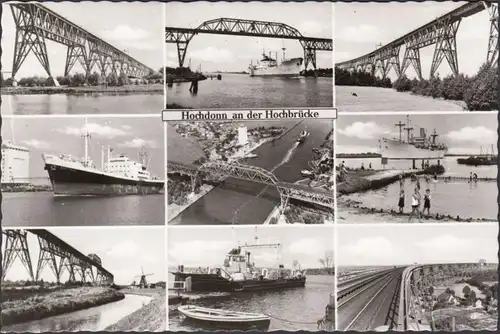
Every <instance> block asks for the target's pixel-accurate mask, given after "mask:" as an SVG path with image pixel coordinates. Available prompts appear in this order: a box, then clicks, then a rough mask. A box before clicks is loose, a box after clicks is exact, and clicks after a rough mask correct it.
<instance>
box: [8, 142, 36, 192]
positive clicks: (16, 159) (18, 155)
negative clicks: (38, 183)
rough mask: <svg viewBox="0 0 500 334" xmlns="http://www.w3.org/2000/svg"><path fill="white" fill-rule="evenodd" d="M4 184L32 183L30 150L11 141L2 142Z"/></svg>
mask: <svg viewBox="0 0 500 334" xmlns="http://www.w3.org/2000/svg"><path fill="white" fill-rule="evenodd" d="M1 165H2V178H1V183H2V185H17V184H28V183H30V150H29V149H28V148H26V147H23V146H19V145H16V144H14V143H12V142H11V141H8V140H6V141H4V142H2V163H1Z"/></svg>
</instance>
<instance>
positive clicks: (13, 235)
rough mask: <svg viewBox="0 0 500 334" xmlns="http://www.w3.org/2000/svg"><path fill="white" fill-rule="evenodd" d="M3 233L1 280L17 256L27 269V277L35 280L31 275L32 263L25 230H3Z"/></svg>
mask: <svg viewBox="0 0 500 334" xmlns="http://www.w3.org/2000/svg"><path fill="white" fill-rule="evenodd" d="M2 233H3V234H4V235H5V244H4V252H3V256H2V281H3V280H4V279H5V277H6V275H7V272H8V270H9V269H10V267H11V266H12V264H13V263H14V261H15V260H16V258H19V260H21V262H22V264H23V266H24V267H25V268H26V270H27V271H28V274H29V277H30V279H31V280H32V281H34V280H35V276H34V275H33V264H32V262H31V256H30V253H29V248H28V239H27V237H26V236H27V234H28V232H27V231H22V230H3V231H2Z"/></svg>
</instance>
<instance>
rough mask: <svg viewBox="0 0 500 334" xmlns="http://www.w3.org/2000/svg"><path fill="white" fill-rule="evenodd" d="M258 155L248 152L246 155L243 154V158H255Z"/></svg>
mask: <svg viewBox="0 0 500 334" xmlns="http://www.w3.org/2000/svg"><path fill="white" fill-rule="evenodd" d="M257 157H258V155H257V154H255V153H248V154H247V155H245V158H257Z"/></svg>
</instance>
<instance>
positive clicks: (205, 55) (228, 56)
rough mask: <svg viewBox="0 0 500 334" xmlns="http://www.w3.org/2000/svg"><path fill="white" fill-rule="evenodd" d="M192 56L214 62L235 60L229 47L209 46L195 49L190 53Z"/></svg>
mask: <svg viewBox="0 0 500 334" xmlns="http://www.w3.org/2000/svg"><path fill="white" fill-rule="evenodd" d="M189 56H190V57H191V58H194V59H197V60H201V61H207V62H212V63H222V64H224V63H230V62H232V61H234V59H235V57H234V55H233V53H232V52H231V51H229V50H227V49H219V48H215V47H212V46H209V47H207V48H205V49H202V50H197V51H193V52H191V53H190V55H189Z"/></svg>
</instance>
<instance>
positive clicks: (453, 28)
mask: <svg viewBox="0 0 500 334" xmlns="http://www.w3.org/2000/svg"><path fill="white" fill-rule="evenodd" d="M460 22H461V20H457V21H454V22H453V21H451V18H447V19H446V20H443V21H440V22H438V28H437V30H438V36H437V42H436V48H435V50H434V56H433V58H432V64H431V74H430V77H431V78H433V77H434V75H435V74H436V72H437V70H438V68H439V65H441V63H442V61H443V59H444V58H445V57H446V60H447V61H448V64H449V65H450V68H451V71H452V72H453V75H455V76H458V74H459V71H458V56H457V31H458V27H459V26H460ZM424 45H425V44H424Z"/></svg>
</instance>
